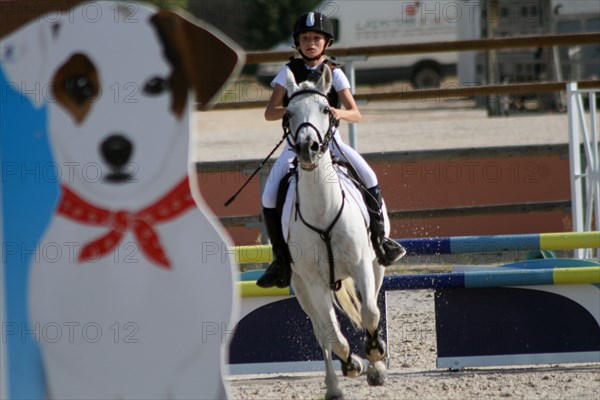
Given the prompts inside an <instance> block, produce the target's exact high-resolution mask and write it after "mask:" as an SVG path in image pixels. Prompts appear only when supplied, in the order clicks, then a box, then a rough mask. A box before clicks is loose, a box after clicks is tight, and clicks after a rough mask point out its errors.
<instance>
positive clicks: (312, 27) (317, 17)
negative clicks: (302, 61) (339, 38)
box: [293, 12, 334, 47]
mask: <svg viewBox="0 0 600 400" xmlns="http://www.w3.org/2000/svg"><path fill="white" fill-rule="evenodd" d="M308 31H311V32H319V33H322V34H324V35H325V38H326V39H327V41H328V43H327V45H326V46H325V47H329V46H331V43H332V41H333V39H334V37H333V24H332V23H331V20H330V19H329V18H327V16H325V15H323V14H321V13H320V12H309V13H306V14H302V15H301V16H300V18H298V19H297V20H296V23H295V24H294V33H293V37H294V46H296V47H299V46H300V42H299V41H298V35H300V34H301V33H302V32H308Z"/></svg>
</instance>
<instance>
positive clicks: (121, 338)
mask: <svg viewBox="0 0 600 400" xmlns="http://www.w3.org/2000/svg"><path fill="white" fill-rule="evenodd" d="M116 4H118V3H114V2H94V3H85V4H83V5H81V6H79V7H77V8H75V9H73V10H72V11H71V12H69V13H68V14H65V15H64V16H63V17H62V18H61V20H60V29H59V30H58V31H57V32H56V34H53V33H51V30H50V29H48V26H47V24H45V23H44V21H40V22H38V23H37V24H34V25H32V26H31V27H28V28H27V29H26V30H25V31H24V32H25V33H26V34H27V35H28V37H29V38H30V39H31V40H29V39H28V40H27V41H26V43H31V44H32V43H38V44H39V47H40V48H42V49H45V52H43V51H33V50H32V48H31V47H29V48H28V49H29V50H27V51H24V53H23V54H25V55H23V56H19V57H18V59H17V58H15V60H14V61H15V63H16V62H17V61H19V62H22V63H25V64H27V65H30V67H31V68H32V69H36V68H37V67H38V66H39V70H36V71H30V72H27V71H25V72H27V73H21V72H24V71H19V70H18V68H17V65H16V64H15V67H14V68H13V67H12V66H10V64H9V63H8V62H6V65H7V67H8V68H7V70H8V74H9V76H11V78H15V77H16V79H18V80H19V81H23V82H25V81H29V82H35V81H36V79H42V81H41V83H42V85H44V80H43V79H46V81H45V82H46V83H51V82H49V79H51V76H52V75H53V74H54V73H55V72H56V70H57V69H58V68H59V67H60V66H61V65H62V64H63V63H64V62H65V61H66V60H67V59H69V58H70V57H71V56H72V55H73V54H75V53H83V54H85V55H87V56H88V57H89V58H90V59H91V60H92V62H93V64H94V65H95V67H96V69H97V70H98V75H99V80H100V85H101V95H100V96H99V97H98V99H97V100H96V101H95V102H94V104H93V105H92V108H91V110H90V111H89V113H88V115H87V116H86V118H85V119H84V120H83V121H82V123H81V124H78V123H76V122H75V120H74V119H73V116H72V115H71V114H70V113H69V112H68V111H66V110H65V109H64V108H63V107H62V106H61V104H59V103H58V102H57V101H56V100H55V99H48V98H45V99H44V100H46V103H47V105H48V117H49V131H50V134H51V144H52V148H53V153H54V156H55V161H56V167H57V169H58V171H59V172H60V180H61V184H64V185H67V186H68V187H69V188H71V190H73V191H75V192H76V193H77V194H79V195H80V196H81V197H82V198H84V199H85V200H86V201H87V202H89V203H92V204H96V205H98V206H101V207H104V208H106V209H110V210H121V209H123V210H130V211H132V212H135V211H138V210H140V209H143V208H145V207H147V206H149V205H151V204H153V203H154V202H155V201H156V200H157V199H159V198H160V197H162V196H163V195H164V194H165V193H166V192H168V191H169V190H170V189H172V187H173V186H175V185H176V184H177V183H179V182H180V181H181V180H182V179H184V178H185V177H186V176H187V174H188V167H190V166H189V165H188V145H189V140H190V139H189V138H190V124H189V119H190V110H191V108H192V103H193V101H192V99H191V97H190V98H189V99H188V106H187V108H186V111H185V112H184V114H183V115H182V116H181V117H178V116H176V115H174V114H173V113H172V112H171V110H170V106H171V96H170V93H169V92H166V93H163V94H160V95H158V96H147V95H145V94H144V93H143V92H142V88H143V85H144V83H145V82H147V81H148V80H149V79H151V78H153V77H156V76H161V77H167V76H168V74H169V73H170V72H171V65H170V64H169V63H168V62H167V61H166V60H165V58H164V56H163V50H164V49H163V47H162V44H161V42H160V40H159V39H158V36H157V33H156V31H155V29H154V28H153V27H152V26H151V25H150V23H149V21H148V18H149V17H150V16H151V15H153V13H154V10H152V9H150V8H146V7H142V6H139V5H137V4H135V3H129V4H130V5H133V6H134V7H135V14H132V15H131V17H133V18H135V21H131V20H129V21H125V20H124V18H123V15H121V16H116V15H115V5H116ZM124 4H128V3H124ZM86 7H87V9H86ZM98 10H99V11H100V13H101V15H98V14H95V11H98ZM96 16H98V19H94V20H93V21H91V20H90V18H96ZM127 22H128V23H127ZM40 32H42V33H40ZM40 34H41V35H42V39H41V41H37V39H36V38H38V36H37V35H40ZM16 54H17V55H18V54H21V53H16ZM35 56H37V57H39V58H38V59H36V57H35ZM122 61H127V62H122ZM207 62H210V61H209V60H207ZM4 63H5V60H3V65H4ZM30 63H31V64H30ZM40 77H45V78H40ZM114 134H119V135H123V136H125V137H127V138H128V139H129V140H130V141H131V142H132V144H133V149H134V150H133V156H132V159H131V160H130V161H131V168H132V169H133V170H132V172H135V175H134V180H133V181H131V182H128V183H119V184H115V183H111V182H108V181H106V180H105V179H104V178H105V177H106V176H107V174H108V173H109V172H110V169H109V168H108V166H107V165H106V164H105V161H104V160H103V159H102V157H101V156H100V152H99V146H100V144H101V143H102V141H103V140H104V139H106V138H107V137H109V136H110V135H114ZM190 168H191V167H190ZM191 176H192V177H195V172H194V173H193V174H192V175H191ZM192 186H193V190H192V193H194V195H195V198H196V200H197V201H198V203H199V206H200V208H192V209H191V210H189V211H187V212H186V213H185V214H183V215H180V216H178V217H175V218H174V219H172V220H169V221H167V222H164V223H158V224H156V225H154V226H153V227H154V229H155V231H156V232H157V234H158V236H159V238H160V242H161V244H162V246H163V248H164V250H165V253H166V255H167V257H168V258H169V260H170V262H171V269H170V270H166V269H163V268H160V267H158V266H157V264H156V263H154V262H152V260H149V259H148V258H146V257H145V256H144V254H142V253H141V252H140V247H139V244H137V241H136V239H135V237H134V236H133V234H132V233H131V232H127V234H126V235H125V236H124V237H123V239H122V240H121V242H120V244H119V246H118V247H117V249H116V250H115V251H114V252H113V253H111V254H109V255H107V256H105V257H102V258H100V259H98V260H94V261H93V262H87V263H83V264H81V263H79V262H78V261H77V256H78V254H79V251H80V250H81V248H82V246H83V245H84V244H86V243H88V242H90V241H93V240H94V239H96V238H98V237H100V236H102V235H104V234H105V233H107V231H108V228H106V227H101V226H88V225H83V224H81V223H78V222H76V221H73V220H71V219H68V218H65V217H64V216H60V215H55V216H54V218H53V220H52V222H51V224H50V226H49V228H48V230H47V232H46V234H45V236H44V238H43V240H42V241H41V243H40V246H39V248H38V249H37V250H38V251H37V254H36V256H35V261H34V265H33V266H32V272H31V276H30V284H29V311H30V317H31V318H30V319H31V322H32V325H33V326H34V327H38V339H39V340H40V346H41V348H42V355H43V362H44V368H45V376H46V379H47V384H48V397H49V398H53V399H84V398H88V399H121V398H138V399H151V398H152V399H159V398H160V399H166V398H169V399H180V398H196V399H198V398H201V399H222V398H226V397H228V393H227V389H226V386H225V383H224V381H223V378H222V375H221V374H222V373H223V372H224V371H222V366H223V365H224V361H225V358H226V347H227V340H226V339H228V336H229V335H230V333H231V329H232V321H233V320H234V317H233V314H235V312H236V310H237V308H236V307H237V306H236V300H235V299H236V296H234V289H233V279H234V278H233V276H234V273H235V268H234V264H233V263H232V261H231V260H230V257H229V255H228V253H227V250H226V249H227V248H228V247H229V241H228V239H227V238H226V236H225V235H224V234H223V232H222V231H221V230H220V228H218V227H217V226H216V225H215V223H214V222H213V220H214V217H213V216H212V214H211V213H210V212H209V211H208V209H207V208H206V207H205V206H204V205H203V203H202V202H201V199H200V197H199V194H198V190H197V189H198V188H197V187H196V182H195V178H192ZM59 330H60V333H61V335H62V336H60V337H57V335H56V334H55V333H56V332H58V331H59Z"/></svg>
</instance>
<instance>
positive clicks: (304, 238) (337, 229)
mask: <svg viewBox="0 0 600 400" xmlns="http://www.w3.org/2000/svg"><path fill="white" fill-rule="evenodd" d="M330 86H331V74H330V71H329V69H328V68H325V70H324V73H323V75H322V77H321V79H320V80H319V82H318V83H317V84H316V86H315V85H313V84H312V83H309V82H303V83H301V84H300V85H297V84H296V83H295V82H294V81H293V76H291V77H288V85H287V88H288V94H289V95H290V96H291V95H292V94H293V93H295V92H296V91H297V90H302V89H315V88H316V89H317V90H319V91H320V92H321V93H325V92H326V91H327V90H328V89H329V88H330ZM325 107H327V102H326V100H325V98H323V97H322V96H315V95H306V96H302V95H300V96H297V97H295V98H293V99H292V101H291V102H290V104H289V105H288V112H289V113H290V128H291V131H292V132H296V129H297V127H298V126H299V125H300V124H301V123H302V122H306V121H310V123H312V124H313V125H314V126H315V127H316V128H317V129H318V130H319V131H320V133H321V135H322V136H323V135H324V134H325V132H326V131H327V129H328V126H329V119H328V115H327V114H326V113H324V112H323V111H324V108H325ZM311 140H312V141H318V138H317V134H316V132H315V130H314V129H312V128H307V127H304V128H302V129H300V131H299V134H298V138H297V143H296V144H304V143H310V141H311ZM299 158H302V157H299ZM300 161H301V162H300V164H302V163H303V162H304V163H306V164H307V165H308V164H310V163H311V162H314V160H311V159H306V160H300ZM297 185H298V186H297V190H296V196H298V197H299V212H300V213H301V215H302V217H303V218H304V220H306V222H308V223H309V224H311V225H313V226H314V227H316V228H319V229H322V230H325V229H326V228H328V227H329V226H330V224H331V223H332V222H333V221H334V219H335V216H336V215H337V213H338V211H339V210H340V207H341V206H342V191H341V187H340V184H339V178H338V176H337V174H336V173H335V170H334V169H333V167H332V163H331V156H330V153H329V152H328V151H327V152H325V153H324V155H323V156H322V157H321V158H320V160H319V161H318V166H317V168H316V169H313V170H306V169H302V168H300V169H299V176H298V183H297ZM296 211H297V210H296V209H295V208H294V210H293V211H292V215H294V214H295V213H296ZM331 241H332V245H333V246H332V247H333V250H334V264H335V279H336V280H337V279H343V280H344V281H343V286H342V288H341V290H340V291H339V292H337V293H336V299H335V300H334V297H333V293H334V292H332V291H331V289H330V288H329V266H328V265H329V264H328V256H327V250H326V247H325V244H324V241H323V240H322V239H321V238H320V236H319V235H318V234H317V233H315V232H314V231H312V230H311V229H309V228H308V227H307V226H306V225H305V224H304V223H303V222H302V221H301V219H300V218H291V220H290V233H289V238H288V243H290V244H292V247H293V248H295V249H301V251H302V253H301V254H296V255H293V257H294V259H293V264H292V270H293V275H292V285H293V287H294V292H295V293H296V296H297V298H298V301H299V302H300V305H301V306H302V308H303V310H304V311H305V312H306V313H307V314H308V316H309V317H310V319H311V321H312V323H313V328H314V333H315V336H316V337H317V340H318V341H319V344H320V345H321V348H322V349H323V355H324V359H325V365H326V377H325V382H326V385H327V395H326V398H331V397H335V396H337V395H341V391H340V389H339V387H338V382H337V378H336V375H335V372H334V371H333V367H332V362H331V352H332V351H333V352H334V353H335V354H337V355H338V357H340V358H341V359H343V360H346V359H347V358H348V355H349V345H348V341H347V340H346V338H345V337H344V336H343V335H342V333H341V332H340V329H339V324H338V322H337V319H336V316H335V313H334V301H336V300H337V302H338V303H339V305H340V306H341V308H342V309H343V310H344V311H345V312H346V313H347V314H348V315H349V317H350V318H351V319H352V320H353V321H354V322H355V323H356V324H358V325H361V326H362V327H364V328H366V329H368V330H369V331H370V332H374V331H375V329H376V328H377V325H378V322H379V316H380V313H379V309H378V308H377V301H376V299H377V294H378V292H379V289H380V288H381V284H382V282H383V275H384V271H383V268H382V267H381V266H380V265H379V264H378V263H377V260H376V257H375V254H374V251H373V249H372V247H371V243H370V239H369V236H368V234H367V230H366V228H365V223H364V220H363V216H362V214H361V212H360V209H359V207H358V205H357V204H356V202H354V201H352V200H351V199H350V198H349V196H348V197H347V198H346V202H345V205H344V209H343V212H342V214H341V217H340V218H339V220H338V221H337V223H336V224H335V225H334V227H333V229H332V233H331ZM354 282H356V283H357V284H358V289H359V291H360V293H361V297H362V305H361V306H359V307H356V304H353V303H356V302H357V301H358V300H357V299H356V295H355V291H354Z"/></svg>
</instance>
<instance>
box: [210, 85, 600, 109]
mask: <svg viewBox="0 0 600 400" xmlns="http://www.w3.org/2000/svg"><path fill="white" fill-rule="evenodd" d="M568 83H569V82H566V81H555V82H522V83H508V84H501V85H481V86H466V87H458V88H441V89H422V90H412V89H411V90H402V91H396V92H372V93H357V94H355V95H354V99H355V100H356V101H359V102H369V101H387V100H397V101H408V100H428V99H438V100H441V99H458V98H469V97H478V96H495V95H504V94H528V93H551V92H564V91H565V90H566V89H565V88H566V87H567V84H568ZM577 86H578V87H579V88H580V89H599V88H600V80H585V81H579V82H577ZM266 105H267V101H266V100H256V101H236V102H225V103H216V104H214V106H213V108H212V109H213V110H228V109H246V108H264V107H266Z"/></svg>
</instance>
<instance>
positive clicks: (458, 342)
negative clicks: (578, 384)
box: [435, 285, 600, 365]
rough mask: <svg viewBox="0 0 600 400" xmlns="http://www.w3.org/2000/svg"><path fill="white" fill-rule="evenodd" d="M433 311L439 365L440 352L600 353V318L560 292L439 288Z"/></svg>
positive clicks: (479, 354)
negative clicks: (599, 322)
mask: <svg viewBox="0 0 600 400" xmlns="http://www.w3.org/2000/svg"><path fill="white" fill-rule="evenodd" d="M582 286H583V285H582ZM598 299H600V297H598ZM435 315H436V334H437V351H438V365H439V359H440V358H442V359H449V360H451V359H460V358H464V357H466V358H468V357H484V358H485V357H489V356H515V355H519V356H520V357H522V358H523V357H528V356H529V355H540V354H551V353H552V354H561V353H562V354H564V353H570V354H581V353H587V354H591V357H592V358H591V359H589V358H588V359H587V360H591V361H599V362H600V358H599V359H597V360H596V359H595V358H598V357H600V356H598V355H594V354H600V326H599V324H598V322H597V321H596V319H595V318H594V316H593V315H592V314H591V313H590V312H589V311H588V310H587V309H586V308H585V307H583V306H582V305H580V304H579V303H577V302H575V301H574V300H572V299H570V298H567V297H565V296H562V295H560V294H556V293H551V292H546V291H541V290H534V289H525V288H480V289H440V290H436V294H435ZM532 359H533V358H532ZM456 363H457V365H458V364H459V363H460V362H456ZM523 363H524V362H523ZM532 363H533V362H532ZM479 365H481V364H479Z"/></svg>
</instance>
